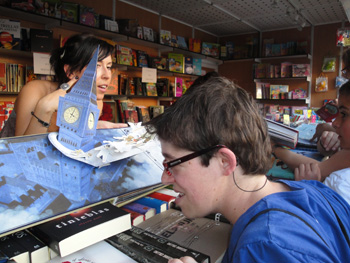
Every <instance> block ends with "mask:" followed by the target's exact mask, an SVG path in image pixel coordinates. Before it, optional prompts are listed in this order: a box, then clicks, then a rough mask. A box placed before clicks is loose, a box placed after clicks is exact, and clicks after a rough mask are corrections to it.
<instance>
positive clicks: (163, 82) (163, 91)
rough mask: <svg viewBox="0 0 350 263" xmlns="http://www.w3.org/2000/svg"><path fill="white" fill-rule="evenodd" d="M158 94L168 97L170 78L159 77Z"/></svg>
mask: <svg viewBox="0 0 350 263" xmlns="http://www.w3.org/2000/svg"><path fill="white" fill-rule="evenodd" d="M156 86H157V94H158V97H167V96H168V91H169V79H167V78H159V79H157V83H156Z"/></svg>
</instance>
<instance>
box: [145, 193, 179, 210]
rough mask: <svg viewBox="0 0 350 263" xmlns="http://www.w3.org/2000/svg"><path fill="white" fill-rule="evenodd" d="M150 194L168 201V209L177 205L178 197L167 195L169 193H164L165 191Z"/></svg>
mask: <svg viewBox="0 0 350 263" xmlns="http://www.w3.org/2000/svg"><path fill="white" fill-rule="evenodd" d="M148 196H149V197H153V198H156V199H159V200H162V201H165V202H167V203H168V209H169V208H172V207H173V206H174V205H175V199H176V197H175V196H171V195H167V194H163V193H158V192H154V193H151V194H149V195H148Z"/></svg>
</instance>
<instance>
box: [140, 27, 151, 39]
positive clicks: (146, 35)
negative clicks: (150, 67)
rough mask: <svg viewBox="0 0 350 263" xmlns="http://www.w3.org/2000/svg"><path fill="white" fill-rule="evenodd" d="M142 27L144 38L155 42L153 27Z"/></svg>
mask: <svg viewBox="0 0 350 263" xmlns="http://www.w3.org/2000/svg"><path fill="white" fill-rule="evenodd" d="M142 29H143V39H144V40H147V41H151V42H154V34H153V29H152V28H149V27H146V26H144V27H142Z"/></svg>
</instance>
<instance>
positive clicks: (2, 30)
mask: <svg viewBox="0 0 350 263" xmlns="http://www.w3.org/2000/svg"><path fill="white" fill-rule="evenodd" d="M0 38H1V41H0V48H6V49H16V50H19V49H20V39H21V23H20V22H19V21H14V20H9V19H0Z"/></svg>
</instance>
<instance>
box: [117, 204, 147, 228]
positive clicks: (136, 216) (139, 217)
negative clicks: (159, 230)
mask: <svg viewBox="0 0 350 263" xmlns="http://www.w3.org/2000/svg"><path fill="white" fill-rule="evenodd" d="M121 208H122V209H123V210H124V211H126V212H128V213H129V214H130V217H131V224H132V225H133V226H137V225H138V224H140V223H141V222H143V221H145V216H144V215H143V214H140V213H137V212H135V211H132V210H130V209H127V208H125V207H121Z"/></svg>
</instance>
